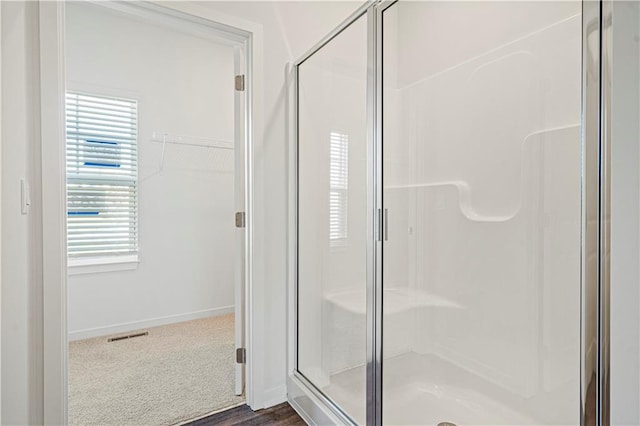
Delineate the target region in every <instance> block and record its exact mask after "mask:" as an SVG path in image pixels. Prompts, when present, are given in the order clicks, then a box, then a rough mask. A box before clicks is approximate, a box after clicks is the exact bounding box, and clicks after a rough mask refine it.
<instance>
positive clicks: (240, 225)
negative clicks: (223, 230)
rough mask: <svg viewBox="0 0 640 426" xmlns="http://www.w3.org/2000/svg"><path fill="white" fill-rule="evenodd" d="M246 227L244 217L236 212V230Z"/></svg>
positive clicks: (241, 213) (242, 213) (243, 214)
mask: <svg viewBox="0 0 640 426" xmlns="http://www.w3.org/2000/svg"><path fill="white" fill-rule="evenodd" d="M245 226H246V215H245V213H244V212H236V228H244V227H245Z"/></svg>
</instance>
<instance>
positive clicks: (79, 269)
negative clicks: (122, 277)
mask: <svg viewBox="0 0 640 426" xmlns="http://www.w3.org/2000/svg"><path fill="white" fill-rule="evenodd" d="M139 263H140V261H139V260H138V256H137V255H133V256H109V257H87V258H81V259H69V264H68V268H67V271H68V275H82V274H99V273H103V272H117V271H133V270H135V269H137V268H138V264H139Z"/></svg>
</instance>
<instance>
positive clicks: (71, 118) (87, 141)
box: [66, 92, 138, 257]
mask: <svg viewBox="0 0 640 426" xmlns="http://www.w3.org/2000/svg"><path fill="white" fill-rule="evenodd" d="M137 121H138V105H137V102H136V101H135V100H127V99H115V98H107V97H101V96H94V95H87V94H81V93H73V92H68V93H67V96H66V133H67V215H68V216H67V229H68V232H67V235H68V237H67V242H68V255H69V257H81V256H96V257H102V256H113V255H132V254H136V253H137V251H138V205H137V180H138V164H137Z"/></svg>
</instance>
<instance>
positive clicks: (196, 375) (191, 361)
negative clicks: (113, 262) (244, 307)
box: [69, 314, 244, 426]
mask: <svg viewBox="0 0 640 426" xmlns="http://www.w3.org/2000/svg"><path fill="white" fill-rule="evenodd" d="M233 320H234V318H233V314H230V315H224V316H220V317H213V318H205V319H201V320H195V321H188V322H183V323H179V324H171V325H166V326H161V327H154V328H149V329H145V330H143V331H148V332H149V335H148V336H142V337H136V338H133V339H127V340H121V341H116V342H110V343H107V337H99V338H94V339H87V340H80V341H77V342H71V343H70V344H69V423H70V424H71V425H104V426H106V425H171V424H175V423H178V422H181V421H184V420H188V419H192V418H195V417H198V416H202V415H204V414H207V413H210V412H212V411H214V410H219V409H221V408H225V407H229V406H232V405H236V404H239V403H241V402H242V401H243V400H244V398H242V397H238V396H235V395H234V380H235V376H234V366H235V351H234V321H233ZM108 337H111V336H108Z"/></svg>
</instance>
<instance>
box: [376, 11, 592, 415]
mask: <svg viewBox="0 0 640 426" xmlns="http://www.w3.org/2000/svg"><path fill="white" fill-rule="evenodd" d="M580 13H581V8H580V4H579V3H575V2H574V3H571V2H567V3H554V4H553V5H551V4H550V3H545V2H537V3H534V2H531V3H527V2H518V3H509V2H495V3H490V2H478V3H467V2H441V3H438V2H433V3H429V4H424V3H420V2H406V3H402V4H399V6H398V7H397V8H395V10H393V9H390V10H389V11H388V12H385V15H386V17H385V34H389V33H391V35H390V36H389V37H387V36H386V35H385V37H386V38H385V46H384V49H385V52H388V53H387V54H386V55H385V62H384V64H385V66H386V68H385V76H386V77H385V85H386V91H385V102H386V106H385V114H387V116H385V134H384V136H385V141H386V142H385V148H384V149H385V159H384V161H385V172H384V173H385V206H386V207H387V208H388V209H389V222H390V225H389V241H388V243H386V245H385V251H384V255H385V276H384V278H385V288H386V289H388V288H393V289H394V291H395V292H399V289H404V292H405V294H407V295H408V296H407V297H406V301H405V302H401V303H403V304H404V306H405V307H407V308H408V309H407V313H405V314H404V316H399V315H398V314H397V313H396V312H394V311H388V310H387V309H386V308H385V317H384V322H385V324H384V336H385V339H386V336H387V335H392V336H396V337H394V338H395V339H397V333H398V332H400V331H402V330H403V331H404V334H405V335H406V336H407V338H408V341H409V343H408V344H406V345H405V346H404V347H403V348H402V351H403V352H413V353H417V354H423V355H430V356H436V357H438V358H440V359H444V360H447V361H448V362H449V363H451V364H453V365H455V366H457V367H458V368H459V369H460V371H465V372H466V373H470V374H472V375H474V376H478V377H481V378H482V379H483V380H485V381H486V382H488V383H490V384H491V385H495V386H497V387H498V388H499V389H502V390H503V391H506V392H507V393H508V394H509V395H512V396H514V397H515V398H516V399H517V400H518V401H519V404H520V405H521V407H520V408H522V410H523V411H524V412H526V413H527V414H528V415H530V416H532V417H533V418H535V419H538V420H537V421H543V422H558V421H559V422H561V423H563V424H564V423H567V424H569V423H573V422H574V421H575V416H576V413H577V410H576V409H575V407H577V404H578V398H579V377H578V375H577V372H578V370H577V368H576V365H577V363H578V360H579V359H580V352H579V339H580V310H579V309H580V164H581V163H580V162H581V157H580V93H581V86H580V82H581V74H580V70H581V23H582V19H581V15H580ZM416 52H423V53H424V54H421V55H417V54H416ZM389 299H390V298H388V297H387V299H385V303H386V301H387V300H389ZM421 301H422V302H421ZM385 306H386V305H385ZM409 336H410V338H409ZM398 349H399V347H397V346H395V347H394V346H393V344H390V343H389V342H388V341H386V340H385V342H384V351H385V355H387V356H395V355H396V354H397V352H398ZM385 371H386V372H385V380H388V379H390V377H391V376H392V375H393V372H392V371H390V370H389V369H387V370H385ZM466 373H465V374H466ZM443 380H446V378H445V379H443ZM386 394H387V395H388V394H389V393H388V392H387V393H386ZM549 404H552V405H553V406H554V410H552V411H551V410H549V407H550V405H549ZM388 411H390V410H388ZM488 416H489V417H486V418H485V417H482V416H477V420H476V421H479V422H482V421H487V422H488V423H492V422H497V421H499V420H497V419H498V417H491V416H490V415H488ZM386 418H387V419H388V420H389V421H390V422H393V421H394V418H393V417H386Z"/></svg>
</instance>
